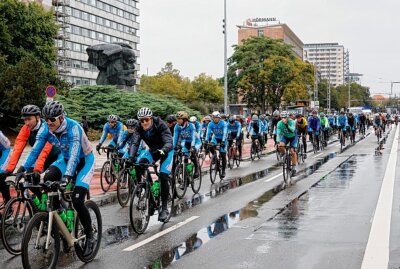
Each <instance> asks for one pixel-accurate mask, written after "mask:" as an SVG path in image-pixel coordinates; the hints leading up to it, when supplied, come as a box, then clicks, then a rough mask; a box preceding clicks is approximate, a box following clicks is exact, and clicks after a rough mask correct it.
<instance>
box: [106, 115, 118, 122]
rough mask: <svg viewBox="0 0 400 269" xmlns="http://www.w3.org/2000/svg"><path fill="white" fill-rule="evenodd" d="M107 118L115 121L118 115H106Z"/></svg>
mask: <svg viewBox="0 0 400 269" xmlns="http://www.w3.org/2000/svg"><path fill="white" fill-rule="evenodd" d="M107 120H108V121H117V120H118V116H117V115H108V118H107Z"/></svg>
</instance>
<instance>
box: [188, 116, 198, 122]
mask: <svg viewBox="0 0 400 269" xmlns="http://www.w3.org/2000/svg"><path fill="white" fill-rule="evenodd" d="M189 121H190V122H191V123H195V122H196V121H197V118H196V116H191V117H190V119H189Z"/></svg>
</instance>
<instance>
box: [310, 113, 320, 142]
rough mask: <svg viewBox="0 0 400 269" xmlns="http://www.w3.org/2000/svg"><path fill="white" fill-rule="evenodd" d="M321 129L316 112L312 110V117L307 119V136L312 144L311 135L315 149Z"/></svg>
mask: <svg viewBox="0 0 400 269" xmlns="http://www.w3.org/2000/svg"><path fill="white" fill-rule="evenodd" d="M320 129H321V120H320V118H319V117H318V114H317V111H316V110H313V112H312V115H311V116H310V117H309V118H308V135H309V139H310V142H311V143H313V141H312V139H313V134H314V136H315V139H316V143H317V148H319V131H320Z"/></svg>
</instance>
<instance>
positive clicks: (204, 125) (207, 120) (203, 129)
mask: <svg viewBox="0 0 400 269" xmlns="http://www.w3.org/2000/svg"><path fill="white" fill-rule="evenodd" d="M210 121H211V117H210V116H205V117H204V119H203V122H202V124H201V134H202V139H204V138H205V137H206V134H207V126H208V124H209V123H210Z"/></svg>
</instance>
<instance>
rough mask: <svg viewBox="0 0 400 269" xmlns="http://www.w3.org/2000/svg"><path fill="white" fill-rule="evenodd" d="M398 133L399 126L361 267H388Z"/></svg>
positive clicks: (373, 268) (365, 268) (366, 268)
mask: <svg viewBox="0 0 400 269" xmlns="http://www.w3.org/2000/svg"><path fill="white" fill-rule="evenodd" d="M398 135H399V128H398V127H397V128H396V134H395V136H394V142H393V145H392V149H391V151H390V156H389V160H388V164H387V166H386V171H385V176H384V178H383V182H382V187H381V192H380V193H379V199H378V203H377V205H376V210H375V214H374V219H373V221H372V225H371V231H370V234H369V238H368V243H367V248H366V249H365V253H364V258H363V261H362V265H361V269H369V268H371V269H376V268H388V264H389V241H390V222H391V218H392V206H393V189H394V178H395V174H396V162H397V149H398V147H399V141H398Z"/></svg>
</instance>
